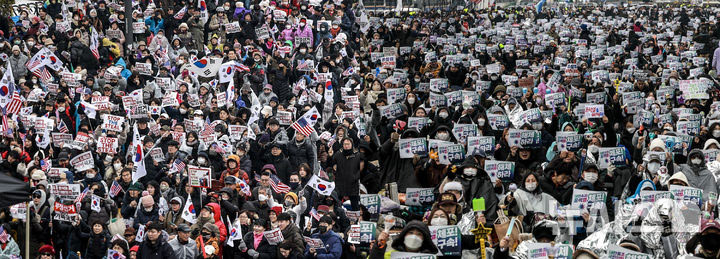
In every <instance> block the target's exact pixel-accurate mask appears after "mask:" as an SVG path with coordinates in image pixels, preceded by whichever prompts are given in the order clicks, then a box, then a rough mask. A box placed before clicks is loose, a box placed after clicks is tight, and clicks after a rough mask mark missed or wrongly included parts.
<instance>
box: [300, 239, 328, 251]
mask: <svg viewBox="0 0 720 259" xmlns="http://www.w3.org/2000/svg"><path fill="white" fill-rule="evenodd" d="M303 239H304V240H305V243H306V244H307V245H308V247H310V248H314V249H315V250H320V249H325V244H324V243H323V241H322V239H319V238H311V237H305V236H304V237H303Z"/></svg>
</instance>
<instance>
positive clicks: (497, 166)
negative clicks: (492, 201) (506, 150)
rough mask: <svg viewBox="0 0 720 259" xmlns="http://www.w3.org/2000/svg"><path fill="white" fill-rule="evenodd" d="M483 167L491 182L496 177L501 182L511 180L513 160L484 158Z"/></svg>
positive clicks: (513, 168) (513, 172)
mask: <svg viewBox="0 0 720 259" xmlns="http://www.w3.org/2000/svg"><path fill="white" fill-rule="evenodd" d="M484 169H485V172H487V174H488V175H489V176H490V180H491V181H492V182H493V183H495V181H496V180H497V179H500V180H502V181H503V182H512V181H513V177H514V175H515V162H508V161H498V160H486V161H485V168H484Z"/></svg>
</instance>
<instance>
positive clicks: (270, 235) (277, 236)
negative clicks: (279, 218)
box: [263, 228, 285, 245]
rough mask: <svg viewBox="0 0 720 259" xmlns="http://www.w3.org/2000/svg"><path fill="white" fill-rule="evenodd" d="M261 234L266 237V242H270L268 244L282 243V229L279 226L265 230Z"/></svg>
mask: <svg viewBox="0 0 720 259" xmlns="http://www.w3.org/2000/svg"><path fill="white" fill-rule="evenodd" d="M263 235H264V236H265V239H267V241H268V243H270V245H278V244H280V243H282V241H283V240H285V239H284V238H283V235H282V231H281V230H280V229H279V228H276V229H273V230H270V231H265V232H263Z"/></svg>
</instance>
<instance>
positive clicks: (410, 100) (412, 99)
mask: <svg viewBox="0 0 720 259" xmlns="http://www.w3.org/2000/svg"><path fill="white" fill-rule="evenodd" d="M407 101H408V103H409V104H415V98H408V99H407Z"/></svg>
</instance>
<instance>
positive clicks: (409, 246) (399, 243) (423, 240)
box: [370, 220, 438, 258]
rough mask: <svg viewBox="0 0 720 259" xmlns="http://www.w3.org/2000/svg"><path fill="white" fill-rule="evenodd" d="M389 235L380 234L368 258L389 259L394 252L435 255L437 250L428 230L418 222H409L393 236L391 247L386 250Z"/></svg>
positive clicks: (386, 233) (385, 233) (423, 224)
mask: <svg viewBox="0 0 720 259" xmlns="http://www.w3.org/2000/svg"><path fill="white" fill-rule="evenodd" d="M389 237H390V234H388V232H382V233H381V234H380V236H378V239H377V240H376V241H375V242H374V243H373V244H372V245H371V247H370V258H390V257H392V254H393V253H395V252H411V253H423V254H437V252H438V248H437V246H435V244H433V242H432V238H431V236H430V229H429V228H428V227H427V225H425V223H422V222H420V221H417V220H414V221H410V222H409V223H408V224H407V225H406V226H405V228H403V230H402V232H400V234H398V235H397V236H395V239H393V241H392V247H390V249H387V247H385V244H386V243H387V240H388V238H389Z"/></svg>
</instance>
